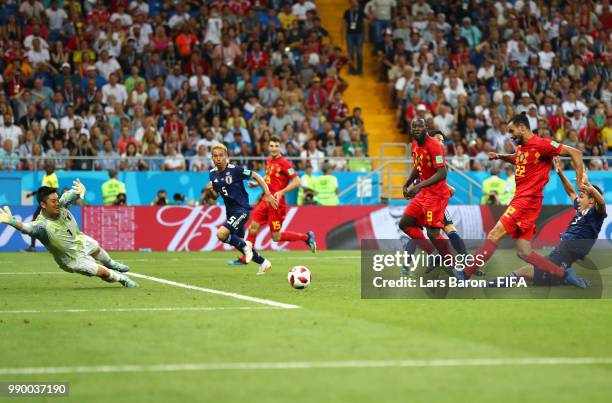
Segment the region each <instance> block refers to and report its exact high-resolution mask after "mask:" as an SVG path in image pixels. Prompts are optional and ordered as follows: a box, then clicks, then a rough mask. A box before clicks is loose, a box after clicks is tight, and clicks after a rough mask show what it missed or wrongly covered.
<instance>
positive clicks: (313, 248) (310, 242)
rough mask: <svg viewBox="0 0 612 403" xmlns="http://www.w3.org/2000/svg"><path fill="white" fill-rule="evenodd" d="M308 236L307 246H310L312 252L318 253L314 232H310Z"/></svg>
mask: <svg viewBox="0 0 612 403" xmlns="http://www.w3.org/2000/svg"><path fill="white" fill-rule="evenodd" d="M306 235H308V239H307V240H306V245H308V246H310V251H311V252H312V253H315V252H316V251H317V242H316V241H315V236H314V232H312V231H308V232H307V233H306Z"/></svg>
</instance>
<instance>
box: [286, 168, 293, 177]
mask: <svg viewBox="0 0 612 403" xmlns="http://www.w3.org/2000/svg"><path fill="white" fill-rule="evenodd" d="M287 173H288V174H289V175H293V174H294V173H295V169H293V168H289V170H288V171H287Z"/></svg>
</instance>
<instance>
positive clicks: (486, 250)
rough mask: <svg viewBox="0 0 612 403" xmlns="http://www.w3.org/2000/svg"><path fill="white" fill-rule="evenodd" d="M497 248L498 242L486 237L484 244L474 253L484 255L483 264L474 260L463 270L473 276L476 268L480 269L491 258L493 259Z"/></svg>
mask: <svg viewBox="0 0 612 403" xmlns="http://www.w3.org/2000/svg"><path fill="white" fill-rule="evenodd" d="M496 249H497V244H496V243H495V242H493V241H492V240H490V239H485V241H484V242H483V243H482V245H480V248H478V250H477V251H476V253H475V254H474V256H478V255H480V256H482V264H481V265H478V264H477V263H476V262H474V263H473V264H471V265H470V266H468V267H466V268H465V269H464V270H463V272H464V273H465V274H466V275H467V276H471V275H472V274H474V272H475V271H476V270H478V269H480V268H481V267H482V266H483V265H484V264H485V263H486V262H487V261H488V260H489V259H491V256H493V253H495V250H496Z"/></svg>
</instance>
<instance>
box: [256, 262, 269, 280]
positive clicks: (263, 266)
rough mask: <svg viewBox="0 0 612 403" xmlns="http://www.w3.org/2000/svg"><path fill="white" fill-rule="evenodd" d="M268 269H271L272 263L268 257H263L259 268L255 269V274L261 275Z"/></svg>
mask: <svg viewBox="0 0 612 403" xmlns="http://www.w3.org/2000/svg"><path fill="white" fill-rule="evenodd" d="M270 270H272V263H271V262H270V261H269V260H268V259H265V260H264V261H263V263H262V264H260V265H259V270H258V271H257V275H258V276H261V275H263V274H266V273H267V272H269V271H270Z"/></svg>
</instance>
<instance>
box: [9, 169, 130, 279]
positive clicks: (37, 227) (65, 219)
mask: <svg viewBox="0 0 612 403" xmlns="http://www.w3.org/2000/svg"><path fill="white" fill-rule="evenodd" d="M83 197H85V186H83V184H82V183H81V182H80V181H79V180H78V179H77V180H76V181H74V182H73V184H72V189H71V190H70V191H68V192H66V193H64V195H62V197H61V198H59V196H58V195H57V189H56V188H52V187H48V186H42V187H41V188H39V189H38V191H37V192H36V198H37V201H38V204H39V205H40V209H41V214H40V215H39V216H38V218H37V219H36V220H35V221H33V222H31V223H23V222H19V221H17V220H16V219H15V217H13V214H12V213H11V210H10V209H9V208H8V207H6V206H5V207H4V209H2V208H0V224H8V225H11V226H13V227H14V228H16V229H17V230H19V231H21V232H23V233H24V234H28V235H30V236H31V237H33V238H36V239H38V240H39V241H40V242H41V243H42V244H43V245H45V247H46V248H47V249H48V250H49V252H51V254H52V255H53V258H54V259H55V261H56V262H57V264H58V265H59V267H60V268H61V269H62V270H64V271H67V272H69V273H79V274H83V275H85V276H89V277H91V276H96V277H100V278H101V279H102V280H104V281H106V282H108V283H115V282H118V283H119V284H121V285H122V286H124V287H130V288H132V287H138V284H136V283H135V282H134V281H132V280H131V279H130V278H129V277H128V276H126V275H125V274H122V273H125V272H127V271H128V270H129V268H128V267H127V266H126V265H124V264H121V263H119V262H115V261H114V260H113V259H111V257H110V256H109V255H108V253H107V252H106V251H105V250H104V249H102V248H101V247H100V245H99V244H98V242H96V240H94V239H93V238H90V237H88V236H87V235H85V234H83V233H82V232H81V231H80V230H79V227H78V225H77V223H76V220H75V219H74V216H73V215H72V213H71V212H70V210H68V207H70V205H71V204H72V203H74V202H75V201H77V200H78V199H82V198H83ZM98 262H100V263H98Z"/></svg>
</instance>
